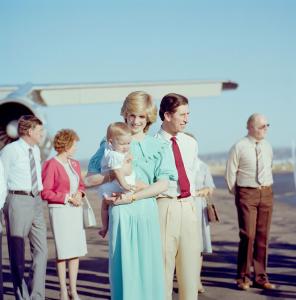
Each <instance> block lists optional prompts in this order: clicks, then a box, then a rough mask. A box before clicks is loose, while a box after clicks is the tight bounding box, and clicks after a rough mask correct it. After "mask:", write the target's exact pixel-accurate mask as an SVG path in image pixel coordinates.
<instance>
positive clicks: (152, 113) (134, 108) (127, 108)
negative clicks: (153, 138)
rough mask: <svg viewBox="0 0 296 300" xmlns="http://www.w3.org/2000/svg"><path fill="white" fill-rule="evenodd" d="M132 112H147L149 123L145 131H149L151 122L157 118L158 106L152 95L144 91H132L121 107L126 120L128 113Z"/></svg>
mask: <svg viewBox="0 0 296 300" xmlns="http://www.w3.org/2000/svg"><path fill="white" fill-rule="evenodd" d="M132 113H145V114H146V119H147V125H146V127H145V128H144V132H147V131H148V129H149V127H150V126H151V124H153V123H154V122H155V121H156V119H157V107H156V105H155V104H154V103H153V100H152V97H151V95H149V94H148V93H146V92H143V91H136V92H132V93H130V94H129V95H128V96H127V97H126V98H125V100H124V102H123V105H122V107H121V113H120V114H121V115H122V116H123V117H124V120H125V122H126V120H127V115H128V114H132Z"/></svg>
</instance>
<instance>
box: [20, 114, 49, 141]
mask: <svg viewBox="0 0 296 300" xmlns="http://www.w3.org/2000/svg"><path fill="white" fill-rule="evenodd" d="M37 125H43V123H42V122H41V120H40V119H38V118H37V117H35V116H34V115H24V116H21V117H20V118H19V120H18V127H17V133H18V135H19V136H25V135H29V130H30V129H34V128H35V127H36V126H37Z"/></svg>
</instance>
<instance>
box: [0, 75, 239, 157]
mask: <svg viewBox="0 0 296 300" xmlns="http://www.w3.org/2000/svg"><path fill="white" fill-rule="evenodd" d="M237 87H238V84H237V83H236V82H233V81H198V80H192V81H167V82H127V83H88V84H48V85H46V84H32V83H26V84H24V85H20V86H17V85H10V86H0V150H1V149H2V148H3V147H4V146H5V145H6V144H8V143H11V142H13V141H15V140H16V139H17V138H18V133H17V120H18V119H19V118H20V116H22V115H27V114H30V115H35V116H36V117H38V118H39V119H40V120H41V121H42V122H43V124H44V125H45V126H44V127H45V132H44V138H43V141H42V143H41V144H40V149H41V157H42V159H43V160H44V159H46V158H47V156H48V155H49V153H50V150H51V148H52V143H51V137H50V135H49V133H48V132H47V131H46V119H45V116H44V114H43V112H42V110H43V109H44V107H46V106H58V105H71V104H72V105H73V104H74V105H75V104H76V105H79V104H94V103H108V102H117V101H123V99H125V97H126V96H127V95H128V94H129V93H131V92H132V91H141V90H143V91H146V92H148V93H149V94H151V95H152V96H153V98H154V99H161V98H162V97H163V96H164V95H166V94H168V93H171V92H174V93H178V94H183V95H185V96H186V97H188V98H190V99H191V98H196V97H208V96H218V95H220V94H221V92H222V91H227V90H234V89H237Z"/></svg>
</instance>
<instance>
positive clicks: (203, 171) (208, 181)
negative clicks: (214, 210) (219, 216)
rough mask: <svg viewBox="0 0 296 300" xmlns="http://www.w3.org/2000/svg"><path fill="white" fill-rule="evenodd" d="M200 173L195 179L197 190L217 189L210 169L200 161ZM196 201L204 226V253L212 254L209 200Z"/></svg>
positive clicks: (201, 198) (198, 199) (200, 198)
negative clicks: (208, 210) (208, 212)
mask: <svg viewBox="0 0 296 300" xmlns="http://www.w3.org/2000/svg"><path fill="white" fill-rule="evenodd" d="M198 165H199V169H198V173H197V175H196V178H195V185H196V190H200V189H202V188H205V187H207V188H212V189H214V188H215V184H214V181H213V177H212V175H211V173H210V170H209V167H208V166H207V164H206V163H204V162H203V161H201V160H200V159H198ZM195 199H196V211H197V217H198V219H199V220H201V226H202V228H201V229H202V240H203V249H202V252H203V253H212V252H213V249H212V241H211V232H210V224H209V220H208V214H207V199H206V198H205V197H195Z"/></svg>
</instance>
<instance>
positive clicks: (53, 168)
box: [41, 158, 85, 204]
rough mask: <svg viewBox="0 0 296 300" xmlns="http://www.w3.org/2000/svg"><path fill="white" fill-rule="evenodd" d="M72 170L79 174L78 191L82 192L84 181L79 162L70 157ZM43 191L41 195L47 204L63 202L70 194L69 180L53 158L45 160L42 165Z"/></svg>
mask: <svg viewBox="0 0 296 300" xmlns="http://www.w3.org/2000/svg"><path fill="white" fill-rule="evenodd" d="M69 161H70V164H71V167H72V170H73V171H74V172H75V173H76V174H77V175H78V176H79V185H78V191H81V192H82V194H84V190H85V187H84V183H83V181H82V177H81V169H80V164H79V162H78V161H77V160H74V159H70V160H69ZM42 182H43V191H42V192H41V197H42V199H43V200H44V201H47V202H48V204H65V199H66V197H67V196H68V195H69V194H70V180H69V177H68V175H67V173H66V171H65V169H64V167H63V166H62V165H61V163H59V162H58V161H57V160H56V159H55V158H51V159H50V160H47V161H46V162H45V163H44V164H43V167H42Z"/></svg>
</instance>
